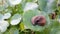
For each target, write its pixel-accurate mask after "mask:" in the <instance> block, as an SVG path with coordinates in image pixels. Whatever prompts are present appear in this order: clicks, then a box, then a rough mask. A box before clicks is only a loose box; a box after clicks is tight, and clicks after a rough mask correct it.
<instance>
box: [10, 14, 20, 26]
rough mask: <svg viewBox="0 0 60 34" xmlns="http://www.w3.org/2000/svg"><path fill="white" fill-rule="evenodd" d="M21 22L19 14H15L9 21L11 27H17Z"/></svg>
mask: <svg viewBox="0 0 60 34" xmlns="http://www.w3.org/2000/svg"><path fill="white" fill-rule="evenodd" d="M20 21H21V16H20V14H15V15H14V16H13V17H12V19H11V25H17V24H19V22H20Z"/></svg>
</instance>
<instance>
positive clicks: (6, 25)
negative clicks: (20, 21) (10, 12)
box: [0, 20, 9, 32]
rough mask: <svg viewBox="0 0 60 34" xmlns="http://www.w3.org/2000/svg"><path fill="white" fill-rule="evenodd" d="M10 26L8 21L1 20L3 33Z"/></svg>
mask: <svg viewBox="0 0 60 34" xmlns="http://www.w3.org/2000/svg"><path fill="white" fill-rule="evenodd" d="M8 26H9V23H8V22H7V21H4V20H2V21H1V20H0V31H1V32H5V31H6V30H7V27H8Z"/></svg>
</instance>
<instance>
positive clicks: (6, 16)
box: [3, 13, 11, 19]
mask: <svg viewBox="0 0 60 34" xmlns="http://www.w3.org/2000/svg"><path fill="white" fill-rule="evenodd" d="M10 17H11V13H6V14H4V16H3V19H8V18H10Z"/></svg>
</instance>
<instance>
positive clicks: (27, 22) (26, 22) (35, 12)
mask: <svg viewBox="0 0 60 34" xmlns="http://www.w3.org/2000/svg"><path fill="white" fill-rule="evenodd" d="M36 15H43V16H45V18H46V25H45V26H38V25H36V26H33V25H32V23H31V19H32V17H34V16H36ZM23 23H24V25H25V26H26V27H27V28H28V29H31V30H34V31H42V30H44V29H45V28H48V26H49V25H50V20H49V17H48V15H47V14H46V13H44V12H39V11H38V10H33V11H26V12H25V13H24V14H23Z"/></svg>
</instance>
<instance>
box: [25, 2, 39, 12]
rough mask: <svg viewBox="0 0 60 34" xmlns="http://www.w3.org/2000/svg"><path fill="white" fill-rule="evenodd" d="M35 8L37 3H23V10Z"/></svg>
mask: <svg viewBox="0 0 60 34" xmlns="http://www.w3.org/2000/svg"><path fill="white" fill-rule="evenodd" d="M36 8H38V5H37V3H32V2H28V3H26V5H25V8H24V11H28V10H33V9H36Z"/></svg>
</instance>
